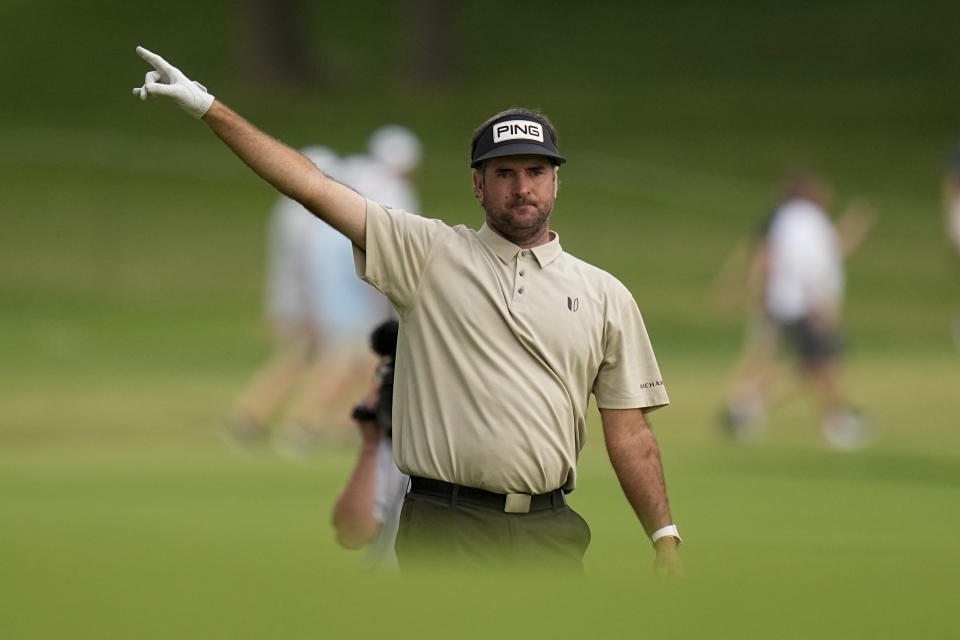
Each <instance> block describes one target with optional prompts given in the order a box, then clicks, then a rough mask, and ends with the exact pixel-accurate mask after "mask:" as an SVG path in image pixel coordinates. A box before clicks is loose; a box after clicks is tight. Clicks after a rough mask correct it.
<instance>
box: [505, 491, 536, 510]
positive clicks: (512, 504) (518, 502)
mask: <svg viewBox="0 0 960 640" xmlns="http://www.w3.org/2000/svg"><path fill="white" fill-rule="evenodd" d="M503 511H504V513H530V494H529V493H508V494H507V499H506V501H505V502H504V503H503Z"/></svg>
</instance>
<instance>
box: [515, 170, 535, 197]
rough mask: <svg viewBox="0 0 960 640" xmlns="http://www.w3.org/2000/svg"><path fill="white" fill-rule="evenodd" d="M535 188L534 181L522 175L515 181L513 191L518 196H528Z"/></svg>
mask: <svg viewBox="0 0 960 640" xmlns="http://www.w3.org/2000/svg"><path fill="white" fill-rule="evenodd" d="M532 188H533V181H532V180H531V179H530V178H529V176H525V175H523V174H520V175H518V176H517V179H516V180H515V181H514V184H513V189H514V191H515V192H516V193H517V194H518V195H526V194H528V193H530V191H531V190H532Z"/></svg>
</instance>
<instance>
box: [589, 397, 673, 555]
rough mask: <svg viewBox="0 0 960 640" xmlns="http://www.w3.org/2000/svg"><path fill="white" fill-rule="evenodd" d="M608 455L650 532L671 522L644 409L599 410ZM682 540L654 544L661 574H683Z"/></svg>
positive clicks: (665, 538)
mask: <svg viewBox="0 0 960 640" xmlns="http://www.w3.org/2000/svg"><path fill="white" fill-rule="evenodd" d="M600 418H601V420H602V422H603V435H604V439H605V440H606V443H607V454H608V455H609V456H610V462H611V463H612V464H613V469H614V471H616V473H617V478H618V479H619V480H620V486H621V487H623V492H624V493H625V494H626V496H627V500H628V501H629V502H630V505H631V506H632V507H633V510H634V511H635V512H636V514H637V517H638V518H640V522H641V524H642V525H643V528H644V530H645V531H646V532H647V535H648V536H649V535H652V534H653V533H654V532H656V531H658V530H660V529H661V528H663V527H666V526H668V525H671V524H672V523H673V520H672V519H671V517H670V506H669V504H668V502H667V489H666V485H665V483H664V480H663V465H662V464H661V462H660V447H659V446H658V445H657V440H656V438H654V437H653V432H652V431H651V430H650V426H649V425H648V424H647V420H646V418H645V417H644V415H643V411H642V410H641V409H600ZM678 544H679V540H678V539H677V538H675V537H673V536H671V535H666V536H663V537H661V538H659V539H658V540H657V541H656V542H655V543H654V548H655V549H656V552H657V561H656V566H657V570H658V571H659V572H662V573H668V574H676V573H680V571H681V567H680V557H679V554H678V550H677V546H678Z"/></svg>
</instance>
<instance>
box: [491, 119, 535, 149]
mask: <svg viewBox="0 0 960 640" xmlns="http://www.w3.org/2000/svg"><path fill="white" fill-rule="evenodd" d="M506 140H536V141H537V142H543V127H542V126H541V125H540V123H539V122H531V121H530V120H505V121H503V122H498V123H497V124H496V125H495V126H494V127H493V143H494V144H497V143H498V142H505V141H506Z"/></svg>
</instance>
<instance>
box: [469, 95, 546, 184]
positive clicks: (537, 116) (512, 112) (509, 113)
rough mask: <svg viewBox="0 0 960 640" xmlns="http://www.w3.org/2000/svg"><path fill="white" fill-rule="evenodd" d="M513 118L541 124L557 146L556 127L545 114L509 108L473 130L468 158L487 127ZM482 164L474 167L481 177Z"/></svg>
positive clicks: (524, 108) (519, 108) (532, 110)
mask: <svg viewBox="0 0 960 640" xmlns="http://www.w3.org/2000/svg"><path fill="white" fill-rule="evenodd" d="M514 116H516V117H518V118H532V119H533V120H538V121H540V122H542V123H543V126H544V127H545V128H546V129H547V131H548V132H549V133H550V136H551V137H552V138H553V142H554V144H555V145H559V142H558V141H557V129H556V127H554V126H553V123H552V122H550V118H548V117H547V116H546V114H543V113H540V112H539V111H536V110H535V109H527V108H526V107H511V108H510V109H506V110H504V111H501V112H500V113H498V114H496V115H493V116H490V117H489V118H487V119H486V120H484V122H483V124H481V125H480V126H479V127H477V128H476V129H475V130H474V132H473V136H471V138H470V157H473V150H474V149H476V148H477V140H479V139H480V136H481V135H482V134H483V132H484V130H485V129H486V128H487V127H489V126H490V125H491V124H492V123H493V122H496V121H497V120H500V119H501V118H507V117H514ZM484 164H486V161H482V162H481V163H480V164H479V165H477V167H475V168H476V169H477V171H479V172H480V174H481V175H483V166H484Z"/></svg>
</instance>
